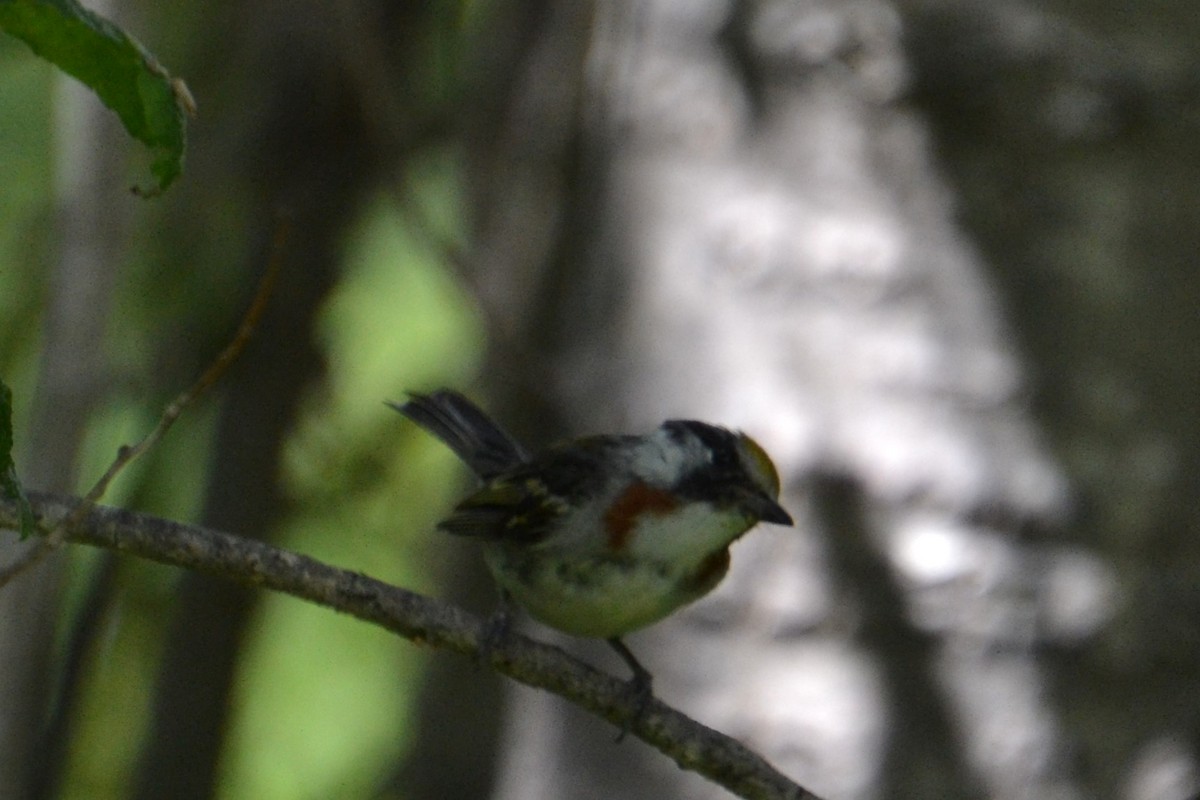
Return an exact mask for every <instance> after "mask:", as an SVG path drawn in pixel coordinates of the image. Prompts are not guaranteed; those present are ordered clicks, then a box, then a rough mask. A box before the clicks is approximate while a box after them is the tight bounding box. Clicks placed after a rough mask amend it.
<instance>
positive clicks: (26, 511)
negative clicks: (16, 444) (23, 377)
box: [0, 381, 37, 539]
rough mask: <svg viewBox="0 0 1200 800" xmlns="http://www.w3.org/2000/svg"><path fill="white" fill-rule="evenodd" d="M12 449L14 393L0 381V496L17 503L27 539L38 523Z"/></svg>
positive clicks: (24, 535)
mask: <svg viewBox="0 0 1200 800" xmlns="http://www.w3.org/2000/svg"><path fill="white" fill-rule="evenodd" d="M12 449H13V431H12V391H11V390H10V389H9V388H8V386H7V385H6V384H5V383H4V381H0V495H2V496H3V497H4V498H5V499H8V500H16V501H17V505H18V506H19V507H20V509H21V538H22V539H25V538H27V537H29V536H32V535H33V534H34V533H36V532H37V523H35V522H34V520H33V509H31V508H30V507H29V499H28V498H27V497H25V490H24V489H22V488H21V482H20V481H19V480H17V466H16V464H14V463H13V460H12Z"/></svg>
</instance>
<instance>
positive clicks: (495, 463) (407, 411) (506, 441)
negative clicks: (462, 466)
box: [388, 389, 529, 481]
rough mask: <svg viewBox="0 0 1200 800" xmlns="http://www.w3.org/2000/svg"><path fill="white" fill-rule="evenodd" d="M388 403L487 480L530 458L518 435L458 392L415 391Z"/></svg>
mask: <svg viewBox="0 0 1200 800" xmlns="http://www.w3.org/2000/svg"><path fill="white" fill-rule="evenodd" d="M388 405H389V406H391V407H392V408H394V409H396V410H397V411H399V412H400V413H401V414H403V415H404V416H406V417H408V418H409V419H411V420H412V421H413V422H415V423H417V424H418V425H420V426H421V427H422V428H424V429H425V430H427V431H429V432H430V433H432V434H433V435H434V436H436V437H437V438H439V439H441V440H442V441H443V442H445V443H446V446H447V447H449V448H450V449H451V450H453V451H454V452H455V454H456V455H458V457H459V458H461V459H462V460H463V461H464V462H466V464H467V466H468V467H470V468H471V469H472V471H474V472H475V474H476V475H478V476H479V477H480V478H482V479H483V480H485V481H486V480H490V479H492V478H494V477H496V476H497V475H499V474H500V473H502V472H505V471H506V470H509V469H512V468H513V467H515V466H517V465H518V464H522V463H524V462H526V461H528V460H529V455H528V454H527V453H526V452H525V449H524V448H523V447H521V445H520V444H519V443H518V442H517V440H516V439H514V438H512V437H511V436H509V435H508V433H507V432H506V431H505V430H504V429H503V428H501V427H500V426H499V425H498V424H496V422H495V421H494V420H492V418H491V417H489V416H488V415H487V414H486V413H485V412H484V411H483V409H481V408H480V407H479V406H477V405H475V404H474V403H472V402H471V401H470V400H468V399H467V398H465V397H463V396H462V395H461V394H459V393H458V392H454V391H450V390H449V389H440V390H438V391H436V392H433V393H432V394H416V393H413V394H410V395H409V401H408V402H407V403H404V404H403V405H401V404H399V403H392V402H389V403H388Z"/></svg>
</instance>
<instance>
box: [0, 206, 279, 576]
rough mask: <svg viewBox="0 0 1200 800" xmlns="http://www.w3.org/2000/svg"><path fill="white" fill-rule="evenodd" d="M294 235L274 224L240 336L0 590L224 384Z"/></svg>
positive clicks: (6, 572) (23, 558)
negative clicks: (190, 409) (194, 406)
mask: <svg viewBox="0 0 1200 800" xmlns="http://www.w3.org/2000/svg"><path fill="white" fill-rule="evenodd" d="M290 232H291V225H290V223H289V220H288V219H287V218H286V217H281V218H280V220H279V222H278V223H277V224H276V226H275V234H274V236H273V237H272V239H271V253H270V255H269V256H268V258H267V268H266V270H265V271H264V272H263V276H262V278H261V279H260V280H259V282H258V288H257V289H256V290H255V292H254V298H253V300H251V301H250V307H249V308H247V309H246V313H245V314H244V315H243V316H242V321H241V323H240V324H239V325H238V329H237V332H236V333H235V334H234V335H233V338H232V339H231V340H230V341H229V344H227V345H226V346H225V349H224V350H222V351H221V353H220V354H219V355H218V356H217V357H216V358H215V359H213V361H212V363H210V364H209V365H208V368H207V369H206V370H204V373H203V374H202V375H201V376H200V377H199V378H197V379H196V382H195V383H193V384H192V385H191V386H189V387H188V388H187V389H185V390H184V391H183V392H181V393H180V394H179V395H178V396H177V397H176V398H175V399H174V400H173V401H172V402H171V404H170V405H168V406H167V407H166V408H165V409H164V410H163V413H162V416H160V417H159V419H158V424H157V425H155V426H154V429H153V430H151V431H150V432H149V433H148V434H146V435H145V436H144V437H142V439H141V441H139V442H136V443H135V444H132V445H122V446H121V447H119V448H118V449H117V457H116V458H115V459H113V462H112V463H111V464H109V466H108V469H107V470H105V471H104V474H103V475H101V476H100V480H98V481H96V483H95V485H94V486H92V488H91V490H90V491H89V492H88V493H87V494H86V495H84V497H83V499H82V500H81V501H80V502H79V503H78V505H76V506H75V509H74V510H73V511H72V512H71V514H69V515H67V516H66V517H64V518H63V519H62V520H60V521H59V523H58V524H57V525H55V527H54V528H53V529H51V530H50V531H49V532H47V533H46V535H45V536H44V537H43V538H42V539H41V540H40V541H39V542H38V543H37V544H35V545H33V546H32V547H29V548H27V549H26V550H25V551H24V552H23V553H21V555H20V556H18V557H17V558H16V559H14V560H13V561H12V562H11V563H10V564H8V565H7V566H5V567H4V569H2V570H0V589H3V588H4V587H5V586H6V585H7V584H8V583H9V581H11V580H12V579H13V578H15V577H16V576H18V575H20V574H21V573H23V572H25V570H27V569H31V568H32V567H33V566H34V565H35V564H37V563H38V562H40V561H41V560H42V559H43V558H45V557H46V556H47V555H49V554H50V553H51V552H52V551H54V550H55V549H56V548H58V547H59V546H60V545H61V544H62V543H63V541H64V540H65V539H66V538H67V532H68V531H69V530H70V529H71V528H73V527H74V526H76V525H78V524H79V523H80V521H81V520H83V519H84V517H86V516H87V515H88V513H89V512H90V511H91V510H92V508H94V507H95V505H96V504H97V503H98V502H100V499H101V498H103V497H104V494H105V492H107V491H108V487H109V486H110V485H111V484H112V482H113V480H114V479H115V478H116V477H117V475H119V474H120V473H121V471H122V470H124V469H125V467H127V466H129V464H130V463H131V462H132V461H133V460H134V459H135V458H137V457H138V456H140V455H142V454H143V453H145V452H146V451H147V450H149V449H150V448H151V447H153V446H154V445H156V444H158V442H159V441H161V440H162V438H163V437H164V436H166V435H167V431H169V430H170V429H171V426H172V425H174V424H175V421H176V420H178V419H179V417H180V416H181V415H182V414H183V412H184V411H185V410H186V409H187V408H188V406H190V405H192V403H194V402H196V400H197V399H199V397H200V396H201V395H202V394H204V393H205V392H206V391H207V390H208V389H209V388H211V387H212V386H213V385H214V384H215V383H216V382H217V381H218V380H220V379H221V376H222V375H224V374H225V372H226V370H228V369H229V366H230V365H231V364H232V363H233V362H234V361H236V360H237V358H238V356H240V355H241V354H242V351H243V350H245V349H246V344H247V343H248V342H249V341H250V337H251V336H252V335H253V334H254V329H255V328H256V327H257V326H258V322H259V320H260V319H261V318H262V315H263V311H264V310H265V309H266V307H267V301H268V300H269V299H270V297H271V293H272V292H273V291H274V289H275V281H276V279H277V278H278V276H279V271H280V269H281V267H282V264H283V250H284V245H285V244H286V243H287V238H288V235H289V234H290Z"/></svg>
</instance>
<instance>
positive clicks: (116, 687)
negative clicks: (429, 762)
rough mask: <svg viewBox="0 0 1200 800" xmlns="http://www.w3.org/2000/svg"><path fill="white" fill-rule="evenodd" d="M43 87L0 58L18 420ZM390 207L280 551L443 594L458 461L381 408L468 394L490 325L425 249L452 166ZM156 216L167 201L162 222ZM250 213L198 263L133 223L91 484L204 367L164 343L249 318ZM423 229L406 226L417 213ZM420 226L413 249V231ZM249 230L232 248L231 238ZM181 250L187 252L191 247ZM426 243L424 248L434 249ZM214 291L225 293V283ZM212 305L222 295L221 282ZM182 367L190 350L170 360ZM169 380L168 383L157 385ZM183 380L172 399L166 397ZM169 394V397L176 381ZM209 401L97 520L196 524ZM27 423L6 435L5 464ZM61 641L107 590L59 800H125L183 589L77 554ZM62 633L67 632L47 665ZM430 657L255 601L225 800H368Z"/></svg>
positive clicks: (1, 164)
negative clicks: (111, 594)
mask: <svg viewBox="0 0 1200 800" xmlns="http://www.w3.org/2000/svg"><path fill="white" fill-rule="evenodd" d="M54 88H55V76H54V74H53V71H52V70H51V69H49V68H48V67H46V65H45V64H43V63H41V62H39V61H38V60H37V59H35V58H33V57H32V56H31V55H30V54H29V52H28V50H27V49H25V48H24V47H23V46H21V45H19V44H18V43H16V42H14V41H12V40H3V41H0V102H3V104H4V113H3V114H0V153H2V154H3V155H2V156H0V212H3V213H2V215H0V218H2V219H3V223H4V224H3V225H0V318H3V320H4V323H5V324H4V325H3V326H0V374H3V375H4V376H5V378H6V380H7V381H8V382H9V383H10V384H11V385H12V386H13V390H14V394H15V395H16V398H17V400H16V403H15V405H16V406H17V409H18V412H20V410H21V399H22V398H25V397H28V396H30V394H31V392H32V384H33V379H34V371H35V367H36V358H37V354H38V345H39V331H40V325H41V319H40V314H41V309H42V305H43V301H44V293H45V291H46V286H47V285H48V283H49V281H48V279H47V276H48V275H50V274H51V267H50V265H51V264H52V263H53V260H54V258H55V253H54V247H55V245H54V239H53V236H54V228H53V224H52V222H53V215H52V213H51V211H52V209H53V208H54V205H55V202H56V198H55V195H54V191H55V179H54V168H53V150H52V143H53V137H52V136H51V135H50V131H51V127H52V126H51V119H52V102H53V98H54ZM410 174H411V176H412V185H411V186H410V187H408V188H407V191H406V192H405V197H406V198H408V200H407V201H406V202H411V203H413V204H415V205H414V207H413V208H400V207H398V205H397V202H396V201H395V200H394V199H393V198H390V197H389V196H386V195H385V196H381V197H379V198H378V199H377V200H376V201H375V202H373V203H369V204H367V205H366V206H365V210H364V212H363V214H362V218H361V220H360V222H359V223H358V225H357V226H356V227H355V229H354V230H353V231H352V232H351V234H350V235H349V236H348V237H347V239H346V242H345V251H344V257H343V265H342V267H343V268H342V273H341V275H342V279H341V282H340V284H339V285H338V287H337V289H336V291H335V292H334V293H333V294H332V295H331V296H330V297H329V299H328V303H327V306H326V308H325V311H324V313H323V316H322V319H321V322H320V326H319V330H318V331H317V336H318V338H319V341H320V345H321V346H322V348H323V350H324V352H325V357H326V360H327V363H328V373H327V376H328V380H327V382H326V383H325V384H323V385H322V386H320V387H318V388H316V389H314V390H313V391H312V392H311V393H310V395H309V397H308V398H307V400H306V402H305V406H304V413H303V414H302V418H301V420H300V422H299V423H298V424H297V426H296V428H295V430H294V433H293V436H292V440H291V442H290V443H289V445H288V447H287V450H286V454H285V456H286V458H285V460H286V475H285V476H284V480H285V484H286V486H287V491H288V492H289V494H290V496H291V497H292V499H293V501H294V508H295V511H294V514H293V516H292V517H291V519H290V521H289V522H288V523H287V524H286V526H285V528H284V529H283V530H281V531H280V532H279V533H278V535H277V536H276V537H275V538H276V540H277V541H278V542H279V544H281V545H282V546H284V547H289V548H292V549H295V550H298V551H301V552H305V553H308V554H310V555H313V556H314V557H317V558H320V559H322V560H326V561H329V562H331V563H334V564H337V565H339V566H343V567H346V568H350V569H355V570H360V571H363V572H367V573H370V574H371V575H373V576H375V577H379V578H382V579H384V580H389V581H392V582H395V583H398V584H402V585H405V586H408V587H411V588H415V589H417V590H423V591H427V592H436V591H437V585H438V581H439V566H438V565H439V563H440V561H441V559H440V558H439V556H438V551H437V547H436V544H437V539H436V537H435V536H434V534H433V533H432V530H433V523H434V522H435V521H436V519H437V518H438V517H439V515H440V514H441V513H442V512H444V511H445V509H446V507H447V506H448V505H449V504H450V503H451V502H452V500H453V497H454V495H455V494H456V493H457V492H458V491H459V490H460V489H461V487H462V484H461V482H460V481H461V479H462V475H461V473H460V472H459V470H458V466H457V465H456V464H455V463H454V460H453V457H452V456H451V455H450V454H449V453H448V452H446V451H445V449H444V448H442V447H440V446H439V445H438V444H437V443H436V442H433V441H432V440H431V439H430V437H427V436H422V435H420V434H419V433H417V432H416V431H414V430H413V428H412V426H410V425H406V424H405V423H404V421H403V420H402V419H401V418H400V417H399V416H398V415H396V414H395V413H394V412H392V411H390V410H389V409H387V408H386V407H385V406H384V404H383V401H384V400H385V399H397V398H400V397H402V396H403V393H404V391H405V390H406V389H420V388H430V387H433V386H437V385H441V384H451V385H458V386H462V385H463V384H464V383H466V382H468V381H469V376H470V375H471V374H472V372H473V370H474V369H475V368H476V366H477V364H478V362H479V360H480V358H481V350H482V346H481V337H482V333H481V326H480V324H479V323H478V321H477V320H476V319H475V316H474V312H473V309H472V308H471V307H470V306H469V303H468V301H467V300H466V298H465V295H464V293H463V292H461V291H460V290H459V288H458V286H457V285H456V284H455V282H454V280H453V279H452V278H451V277H450V276H449V275H448V273H447V272H446V271H445V269H444V267H443V265H442V260H443V257H444V256H445V255H446V254H445V253H443V252H438V251H437V249H438V245H437V244H436V243H437V242H445V243H452V242H455V241H457V240H459V239H461V238H462V235H463V234H462V229H463V222H462V220H461V218H460V216H459V211H458V209H459V198H458V195H457V158H456V154H454V153H452V152H439V153H434V154H431V155H430V156H428V157H427V158H426V159H424V160H423V161H421V162H420V163H419V164H416V165H415V167H414V169H412V170H411V171H410ZM160 203H161V201H160ZM240 204H244V200H242V199H241V198H239V197H237V196H231V197H230V198H229V202H228V204H226V205H224V206H222V207H219V208H217V207H213V208H211V209H209V210H207V211H206V212H205V213H207V214H211V215H212V219H213V220H214V222H212V223H210V224H207V225H200V226H199V227H200V228H206V229H207V230H208V231H210V232H211V231H212V230H221V231H222V233H223V235H222V236H219V237H211V240H210V241H204V242H198V243H197V247H196V248H193V249H184V250H183V251H180V248H179V247H178V246H177V245H176V246H175V247H174V248H172V247H171V246H170V245H167V244H165V242H166V241H167V239H165V238H164V236H163V232H164V229H165V227H166V226H168V225H171V224H172V223H173V222H175V221H177V220H176V219H175V218H174V216H173V215H175V214H176V212H173V211H172V210H171V207H170V206H169V205H167V206H163V205H161V204H154V205H152V206H149V207H146V206H145V204H139V205H142V206H143V207H144V208H145V210H138V211H136V212H135V213H134V217H133V221H132V223H131V225H132V229H131V230H129V231H128V232H127V235H128V241H129V242H130V243H131V244H130V246H129V247H128V252H127V255H126V259H127V263H125V264H123V265H122V277H121V283H122V285H121V289H120V298H119V301H118V310H117V313H116V315H115V318H114V319H113V320H112V324H111V326H110V342H109V352H110V354H111V363H112V367H113V370H114V374H115V378H116V379H115V380H114V381H112V382H111V383H109V384H107V385H105V386H104V387H103V396H102V397H100V398H99V400H100V402H99V403H98V408H97V411H96V413H95V414H94V415H93V419H92V422H91V426H90V429H89V433H88V440H87V442H86V447H85V455H84V458H83V461H84V470H83V474H84V478H83V482H84V483H87V482H89V481H90V480H94V479H95V477H96V476H97V475H98V473H99V470H100V469H101V468H102V467H103V466H104V465H105V464H107V462H108V461H109V460H111V458H112V455H113V453H114V452H115V451H116V448H117V447H118V446H119V445H120V444H122V443H128V442H130V441H133V440H136V439H137V438H140V436H141V435H143V434H144V433H145V432H146V431H147V430H148V429H149V428H150V427H151V426H152V425H153V424H154V422H155V420H156V419H157V416H158V414H159V413H160V412H161V410H162V408H163V406H164V405H165V403H166V402H168V401H169V400H170V398H171V397H172V396H173V394H174V392H177V391H178V390H180V389H182V388H183V387H184V386H186V385H187V383H188V382H189V381H190V379H191V378H193V377H194V375H193V374H191V373H190V372H189V371H190V370H193V369H195V368H196V367H197V366H199V365H195V364H193V363H192V361H191V359H193V358H195V357H196V356H194V355H191V354H190V353H189V354H185V355H183V356H182V357H181V358H180V359H179V360H180V362H181V363H179V364H169V365H163V364H159V363H155V361H156V359H161V358H162V353H163V351H164V346H163V343H164V342H166V343H167V347H166V348H165V349H166V351H168V352H169V351H170V350H171V344H172V343H173V342H180V343H181V344H182V343H183V342H184V341H188V340H192V339H194V337H196V336H197V335H199V336H200V337H201V340H202V341H204V342H206V343H207V342H211V343H212V347H211V348H209V347H208V345H207V344H206V345H205V346H204V347H201V348H199V349H201V350H205V351H207V350H210V349H211V353H210V355H211V354H215V352H216V351H217V349H219V347H220V345H221V343H223V341H224V339H226V338H227V337H228V336H229V335H230V334H231V333H232V323H231V322H230V320H235V319H236V314H238V313H240V311H241V309H240V308H239V299H238V296H237V295H236V293H234V292H231V291H228V290H227V289H228V288H229V287H231V286H232V285H233V283H232V280H231V279H230V276H229V275H228V270H229V264H230V263H231V261H232V262H236V260H237V259H231V258H230V257H229V256H230V251H238V250H239V249H242V248H244V247H245V246H246V245H245V244H244V243H245V242H246V241H248V240H249V238H250V235H249V234H248V233H247V232H246V231H245V229H244V223H245V219H244V218H243V217H244V215H243V214H242V212H243V207H242V205H240ZM414 211H415V212H416V213H412V212H414ZM413 219H419V220H420V223H419V226H418V227H417V228H414V224H416V223H413V222H412V220H413ZM239 223H241V227H239ZM188 235H193V234H188ZM431 243H434V244H431ZM222 270H224V271H225V272H222ZM214 276H215V277H216V280H217V284H216V285H217V286H220V287H221V288H220V289H216V290H214V283H213V282H212V281H213V278H214ZM181 349H182V348H181ZM164 366H165V367H166V368H165V369H164ZM176 372H178V373H179V376H180V377H179V382H178V384H177V385H164V384H174V383H175V381H176ZM168 377H169V379H168ZM220 393H221V387H219V386H218V387H217V391H216V392H215V393H214V394H213V395H212V396H210V397H209V398H206V399H205V400H203V401H202V402H201V403H200V404H199V405H198V406H197V407H195V408H193V409H191V410H189V411H188V412H187V414H186V415H185V417H184V418H183V419H181V420H180V422H179V423H178V424H177V425H176V426H175V428H174V429H173V430H172V431H171V433H170V435H169V436H168V437H167V438H166V439H165V440H164V441H163V442H162V443H161V444H160V445H159V447H158V448H157V449H156V450H155V451H153V452H152V453H150V454H148V456H147V457H146V458H145V459H143V460H142V461H141V462H138V463H136V464H134V465H133V466H132V467H131V468H130V469H129V470H128V471H127V472H126V473H125V474H123V475H122V477H121V478H120V479H119V480H118V482H117V483H116V485H115V486H114V487H113V491H112V492H111V493H110V495H109V496H108V498H106V502H109V503H112V504H115V505H125V504H132V505H135V506H136V507H138V508H139V509H143V510H148V511H152V512H153V513H157V514H160V515H163V516H168V517H172V518H176V519H183V520H188V519H194V518H195V516H196V514H197V512H198V508H199V504H200V500H201V498H202V496H203V491H204V484H205V481H206V480H207V479H208V469H207V468H208V462H209V459H210V457H211V453H210V449H211V445H210V441H211V438H212V430H213V423H214V421H215V417H216V409H217V406H218V401H219V396H220ZM21 425H22V418H21V414H20V413H18V414H17V415H16V418H15V420H14V427H15V430H16V438H17V440H18V441H17V443H18V445H19V444H20V437H21ZM71 557H72V564H71V577H72V580H71V581H70V587H69V590H68V595H67V598H66V609H67V613H65V614H64V620H70V619H72V618H73V617H74V614H75V613H77V612H78V611H79V610H80V604H81V603H83V602H84V600H85V598H86V597H87V596H88V595H87V592H86V591H85V588H86V587H87V586H88V584H89V582H91V581H93V580H97V579H99V578H100V577H101V576H102V575H103V574H104V573H103V571H104V570H106V569H114V570H115V571H116V577H115V580H116V583H117V585H118V586H119V588H118V590H117V593H116V601H115V604H114V607H113V609H112V612H111V613H110V614H109V615H108V616H107V617H106V618H105V620H104V622H103V630H102V632H101V634H100V636H99V638H98V644H97V646H96V647H95V648H94V650H93V652H90V653H88V654H87V656H86V662H87V664H86V678H85V681H84V685H83V692H82V700H81V703H80V707H79V713H78V723H77V725H78V727H77V728H76V730H75V734H74V742H73V745H72V747H71V760H70V768H69V771H68V776H67V783H66V785H65V786H64V789H63V793H62V796H63V797H78V798H89V800H96V799H97V798H106V797H109V798H117V797H125V796H128V794H129V792H130V789H131V781H132V775H133V769H134V767H135V765H136V761H137V758H138V755H139V750H140V747H141V745H142V744H143V739H144V736H145V735H146V730H147V724H148V721H149V714H150V703H151V702H152V697H153V693H152V691H151V687H153V685H154V682H155V681H156V680H157V671H158V659H159V658H160V656H161V653H162V649H163V646H164V638H163V637H164V635H165V628H166V624H167V621H168V619H167V618H168V615H167V613H166V611H167V610H168V609H169V608H170V607H171V604H172V592H173V588H174V586H175V584H176V582H177V580H178V578H179V573H178V572H177V571H175V570H173V569H170V568H166V567H163V566H160V565H157V564H150V563H143V562H138V561H135V560H131V559H118V560H117V561H115V562H113V563H108V562H107V557H106V555H105V554H101V553H97V552H94V551H85V550H78V551H73V552H72V553H71ZM68 627H69V626H67V625H64V626H63V629H64V630H63V631H62V632H61V634H60V635H61V638H62V639H63V641H61V642H60V650H61V649H62V648H63V647H64V646H65V637H66V634H67V633H69V631H68V630H67V628H68ZM423 659H424V655H423V654H422V653H421V651H419V650H418V649H416V648H415V647H414V646H413V645H412V644H411V643H408V642H405V641H403V640H400V639H397V638H396V637H394V636H393V635H391V634H388V633H385V632H383V631H380V630H378V629H376V628H373V627H371V626H368V625H365V624H363V623H360V622H357V621H354V620H350V619H347V618H344V617H340V616H335V615H332V614H330V613H329V612H328V611H325V610H322V609H315V608H310V607H308V606H306V605H305V604H303V603H301V602H299V601H296V600H294V599H291V598H284V597H268V598H266V599H265V602H264V603H263V604H262V606H261V608H260V610H259V616H258V619H257V620H256V622H255V624H254V626H253V630H252V636H251V640H250V641H249V643H248V645H247V647H246V650H245V652H244V653H243V656H242V661H241V664H240V667H239V677H238V690H237V694H236V697H235V699H234V702H235V704H236V707H235V711H234V715H233V730H232V731H231V732H230V736H229V739H228V743H229V744H228V748H227V750H226V757H225V761H224V766H223V772H224V779H223V789H222V796H223V797H227V798H243V797H245V798H250V797H253V798H294V797H300V796H308V797H355V796H366V795H368V794H369V793H370V790H371V788H372V786H373V784H374V783H375V782H376V780H378V778H379V777H380V776H381V775H383V774H384V773H385V772H386V771H388V770H389V769H391V768H392V767H393V765H394V762H395V759H396V758H397V757H398V756H399V755H400V754H401V753H402V752H403V748H404V745H405V742H406V741H408V740H409V739H410V738H411V737H412V736H413V735H414V733H415V732H414V731H412V730H410V729H409V728H408V726H407V722H406V717H405V714H404V709H405V708H406V706H408V705H409V704H410V702H411V700H412V699H413V698H412V695H413V691H414V679H415V678H416V677H418V676H419V674H420V670H421V668H422V665H423Z"/></svg>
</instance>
